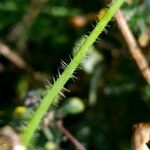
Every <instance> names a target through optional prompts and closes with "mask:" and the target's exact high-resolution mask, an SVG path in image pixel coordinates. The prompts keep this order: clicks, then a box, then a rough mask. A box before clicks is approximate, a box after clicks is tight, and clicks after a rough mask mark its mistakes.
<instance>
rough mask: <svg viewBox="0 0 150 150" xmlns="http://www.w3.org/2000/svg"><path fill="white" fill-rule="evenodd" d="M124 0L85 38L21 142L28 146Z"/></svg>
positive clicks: (108, 11)
mask: <svg viewBox="0 0 150 150" xmlns="http://www.w3.org/2000/svg"><path fill="white" fill-rule="evenodd" d="M123 2H124V0H116V1H114V2H113V4H112V6H111V7H110V8H109V9H108V10H107V11H106V13H105V14H104V15H103V17H102V18H101V20H100V22H99V23H98V24H97V25H96V26H95V28H94V29H93V31H92V32H91V34H90V35H89V36H88V37H87V38H86V40H85V42H84V43H83V44H82V45H81V47H80V48H79V50H78V52H77V53H76V55H75V57H74V58H73V59H72V60H71V62H70V63H69V65H68V66H67V67H66V68H65V70H64V72H63V73H62V74H61V76H60V77H59V78H58V79H57V81H56V82H55V83H54V85H53V86H52V87H51V88H49V89H48V91H47V94H46V95H45V97H44V98H43V100H42V101H41V103H40V105H39V107H38V108H37V110H36V112H35V113H34V115H33V117H32V118H31V121H30V122H29V124H28V126H27V127H26V129H25V131H24V132H23V135H22V142H23V143H24V144H25V145H26V146H28V145H29V142H30V140H31V138H32V136H33V134H34V132H35V130H36V129H37V128H38V127H39V125H40V122H41V120H42V118H43V116H44V115H45V114H46V112H47V110H48V109H49V107H50V106H51V105H52V104H53V102H54V99H55V98H56V96H57V95H58V94H59V92H60V91H61V90H62V89H63V87H64V85H65V83H66V82H67V81H68V80H69V78H71V76H72V74H73V72H74V70H75V69H76V68H77V67H78V65H79V64H80V62H81V61H82V59H83V58H84V57H85V56H86V53H87V51H88V50H89V48H90V47H91V46H92V44H93V43H94V42H95V40H96V39H97V37H98V36H99V34H100V33H101V32H102V31H103V30H104V28H105V26H106V25H107V23H108V22H109V21H110V20H111V18H112V17H113V16H114V14H115V12H116V11H117V9H119V7H120V6H121V5H122V3H123Z"/></svg>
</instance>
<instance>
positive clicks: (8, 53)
mask: <svg viewBox="0 0 150 150" xmlns="http://www.w3.org/2000/svg"><path fill="white" fill-rule="evenodd" d="M0 54H2V55H3V56H4V57H6V58H7V59H8V60H10V61H11V62H12V63H13V64H15V65H16V66H17V67H18V68H20V69H24V70H28V69H30V66H29V65H28V64H27V62H25V60H23V59H22V58H21V57H20V56H19V55H18V54H17V53H16V52H15V51H13V50H11V49H10V48H9V47H8V46H7V45H6V44H4V43H2V42H0Z"/></svg>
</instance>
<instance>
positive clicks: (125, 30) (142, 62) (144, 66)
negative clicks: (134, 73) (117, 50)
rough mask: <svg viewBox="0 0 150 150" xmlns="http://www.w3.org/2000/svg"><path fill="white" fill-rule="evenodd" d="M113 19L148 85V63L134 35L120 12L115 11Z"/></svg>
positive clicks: (149, 79) (149, 72)
mask: <svg viewBox="0 0 150 150" xmlns="http://www.w3.org/2000/svg"><path fill="white" fill-rule="evenodd" d="M115 18H116V21H117V24H118V26H119V28H120V30H121V32H122V34H123V36H124V39H125V41H126V43H127V44H128V47H129V50H130V52H131V54H132V57H133V59H134V60H135V62H136V63H137V65H138V67H139V69H140V71H141V73H142V75H143V76H144V78H145V80H146V81H147V83H148V84H149V85H150V68H149V65H148V62H147V60H146V58H145V56H144V55H143V53H142V51H141V49H140V48H139V46H138V43H137V42H136V40H135V38H134V35H133V33H132V31H131V30H130V28H129V27H128V24H127V22H126V20H125V19H124V17H123V15H122V12H121V11H120V10H118V11H117V13H116V15H115Z"/></svg>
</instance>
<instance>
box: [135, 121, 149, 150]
mask: <svg viewBox="0 0 150 150" xmlns="http://www.w3.org/2000/svg"><path fill="white" fill-rule="evenodd" d="M149 141H150V123H139V124H136V125H134V133H133V139H132V150H149V148H148V146H149Z"/></svg>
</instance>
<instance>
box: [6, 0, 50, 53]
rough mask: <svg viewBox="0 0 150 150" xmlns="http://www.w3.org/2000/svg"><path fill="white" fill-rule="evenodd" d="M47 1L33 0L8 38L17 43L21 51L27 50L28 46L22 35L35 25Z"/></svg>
mask: <svg viewBox="0 0 150 150" xmlns="http://www.w3.org/2000/svg"><path fill="white" fill-rule="evenodd" d="M46 1H47V0H32V1H31V4H30V5H29V7H28V8H27V10H26V11H25V13H24V15H23V17H22V18H21V20H20V21H19V22H18V23H17V24H16V25H14V27H13V28H12V30H11V32H10V34H9V36H8V38H9V39H10V40H11V41H13V42H16V45H17V47H18V48H19V49H20V50H22V49H23V50H24V49H26V44H25V42H24V41H22V38H21V36H22V34H23V33H24V32H25V31H26V30H27V29H28V28H30V26H31V25H32V24H33V22H34V20H35V19H36V17H37V16H38V15H39V13H40V11H41V7H42V5H43V4H44V3H45V2H46Z"/></svg>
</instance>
